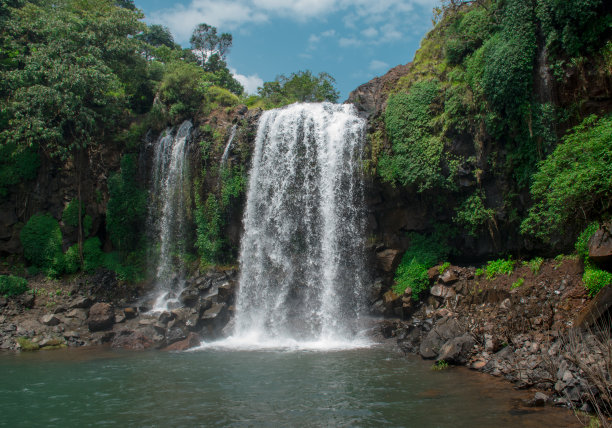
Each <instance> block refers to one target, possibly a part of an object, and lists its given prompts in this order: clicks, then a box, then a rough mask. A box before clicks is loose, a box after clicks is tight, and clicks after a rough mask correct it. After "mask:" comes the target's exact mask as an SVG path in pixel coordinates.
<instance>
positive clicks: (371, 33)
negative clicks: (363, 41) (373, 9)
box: [361, 27, 378, 39]
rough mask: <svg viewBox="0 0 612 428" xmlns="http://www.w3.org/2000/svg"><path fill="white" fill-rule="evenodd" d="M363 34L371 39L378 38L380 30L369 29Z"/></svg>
mask: <svg viewBox="0 0 612 428" xmlns="http://www.w3.org/2000/svg"><path fill="white" fill-rule="evenodd" d="M361 34H362V35H364V36H365V37H367V38H370V39H371V38H372V37H376V36H378V30H377V29H376V28H374V27H368V28H366V29H365V30H363V31H362V32H361Z"/></svg>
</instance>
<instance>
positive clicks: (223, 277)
mask: <svg viewBox="0 0 612 428" xmlns="http://www.w3.org/2000/svg"><path fill="white" fill-rule="evenodd" d="M236 276H237V272H236V271H235V270H220V271H217V270H210V271H207V272H203V273H198V274H196V275H194V276H192V277H191V278H190V279H189V280H188V281H187V284H186V288H185V289H184V290H183V292H182V293H181V294H180V296H178V298H179V301H180V304H179V305H177V307H176V308H172V309H170V310H168V311H164V312H151V311H150V308H151V307H152V303H153V302H152V301H150V300H149V301H148V300H147V299H146V298H141V297H139V296H144V295H146V294H145V292H146V290H143V289H130V288H126V286H125V285H122V284H119V282H118V281H117V279H116V276H115V275H114V273H112V272H109V271H105V270H101V271H98V272H97V273H96V274H95V275H91V276H85V277H79V278H76V279H74V280H72V281H70V282H67V283H60V282H57V281H53V280H48V279H39V280H35V281H31V286H32V287H33V288H32V289H31V290H30V292H28V293H25V294H23V295H22V296H18V297H16V298H11V299H5V298H0V310H1V311H0V350H37V349H52V348H58V347H67V346H70V347H77V346H90V345H101V344H110V346H112V347H114V348H124V349H166V350H184V349H188V348H191V347H194V346H197V345H198V344H199V343H200V341H201V340H211V339H215V338H218V337H220V336H221V335H222V334H223V333H222V330H223V328H224V327H225V326H226V325H227V324H228V323H229V321H230V319H231V317H232V314H233V311H234V307H233V302H234V291H235V285H236Z"/></svg>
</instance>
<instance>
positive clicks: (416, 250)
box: [393, 233, 450, 300]
mask: <svg viewBox="0 0 612 428" xmlns="http://www.w3.org/2000/svg"><path fill="white" fill-rule="evenodd" d="M449 253H450V248H449V247H448V245H447V244H446V240H445V238H444V237H443V236H441V234H440V233H434V234H432V235H429V236H428V235H421V234H418V233H412V234H410V247H409V248H408V250H406V252H405V253H404V255H403V256H402V261H401V262H400V264H399V266H398V267H397V270H396V271H395V278H394V281H395V285H394V286H393V291H394V292H396V293H397V294H403V293H404V291H405V290H406V288H408V287H410V288H411V289H412V298H413V299H415V300H418V298H419V294H420V293H422V292H423V291H425V290H426V289H427V288H428V286H429V277H428V276H427V270H428V269H429V268H431V267H432V266H434V265H435V264H436V263H438V262H439V261H440V260H443V259H444V258H446V257H447V256H448V255H449Z"/></svg>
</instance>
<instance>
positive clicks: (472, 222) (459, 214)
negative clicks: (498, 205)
mask: <svg viewBox="0 0 612 428" xmlns="http://www.w3.org/2000/svg"><path fill="white" fill-rule="evenodd" d="M455 213H456V215H455V217H453V220H454V221H455V223H457V224H459V225H461V226H463V227H464V228H465V230H467V232H468V234H470V235H472V236H474V237H476V236H477V234H478V232H479V231H480V230H481V229H482V227H483V226H484V225H486V224H487V223H489V222H492V221H494V215H495V210H494V209H492V208H485V205H484V195H482V193H481V192H476V193H474V194H473V195H471V196H469V197H468V198H467V199H466V200H465V201H463V202H462V203H461V205H459V206H458V207H457V208H455Z"/></svg>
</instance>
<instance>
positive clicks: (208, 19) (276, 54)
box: [135, 0, 439, 101]
mask: <svg viewBox="0 0 612 428" xmlns="http://www.w3.org/2000/svg"><path fill="white" fill-rule="evenodd" d="M438 2H439V0H135V3H136V5H137V6H138V7H139V8H140V9H142V10H143V12H144V13H145V16H146V21H147V23H149V24H162V25H165V26H167V27H168V28H170V30H171V31H172V34H174V38H175V40H176V42H177V43H180V44H181V45H182V46H183V47H188V46H189V37H190V35H191V32H192V31H193V29H194V27H195V26H196V25H197V24H199V23H201V22H205V23H207V24H210V25H213V26H215V27H217V28H218V30H219V32H229V33H232V35H233V37H234V43H233V46H232V49H231V51H230V53H229V55H228V58H227V59H228V65H229V67H230V69H231V70H232V71H233V72H234V73H235V75H236V76H237V78H238V80H240V81H241V82H242V84H243V85H244V86H245V88H246V89H247V90H248V91H249V92H251V93H255V92H256V90H257V86H260V85H261V84H262V83H263V82H264V81H271V80H274V78H275V77H276V76H277V75H279V74H285V75H288V74H290V73H292V72H296V71H300V70H311V71H313V72H314V73H319V72H322V71H325V72H328V73H329V74H331V75H332V76H334V78H335V79H336V82H337V87H338V89H339V90H340V92H341V96H340V100H341V101H343V100H345V99H346V98H347V97H348V94H349V92H350V91H352V90H353V89H355V88H356V87H357V86H359V85H360V84H362V83H365V82H367V81H368V80H370V79H371V78H372V77H374V76H380V75H382V74H384V73H386V72H387V70H388V69H390V68H391V67H394V66H396V65H398V64H405V63H407V62H409V61H411V60H412V57H413V55H414V52H415V51H416V49H417V48H418V46H419V42H420V40H421V38H422V37H423V36H424V35H425V33H426V32H427V31H428V30H429V29H430V28H431V16H432V9H433V7H434V6H435V5H436V4H437V3H438Z"/></svg>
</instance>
